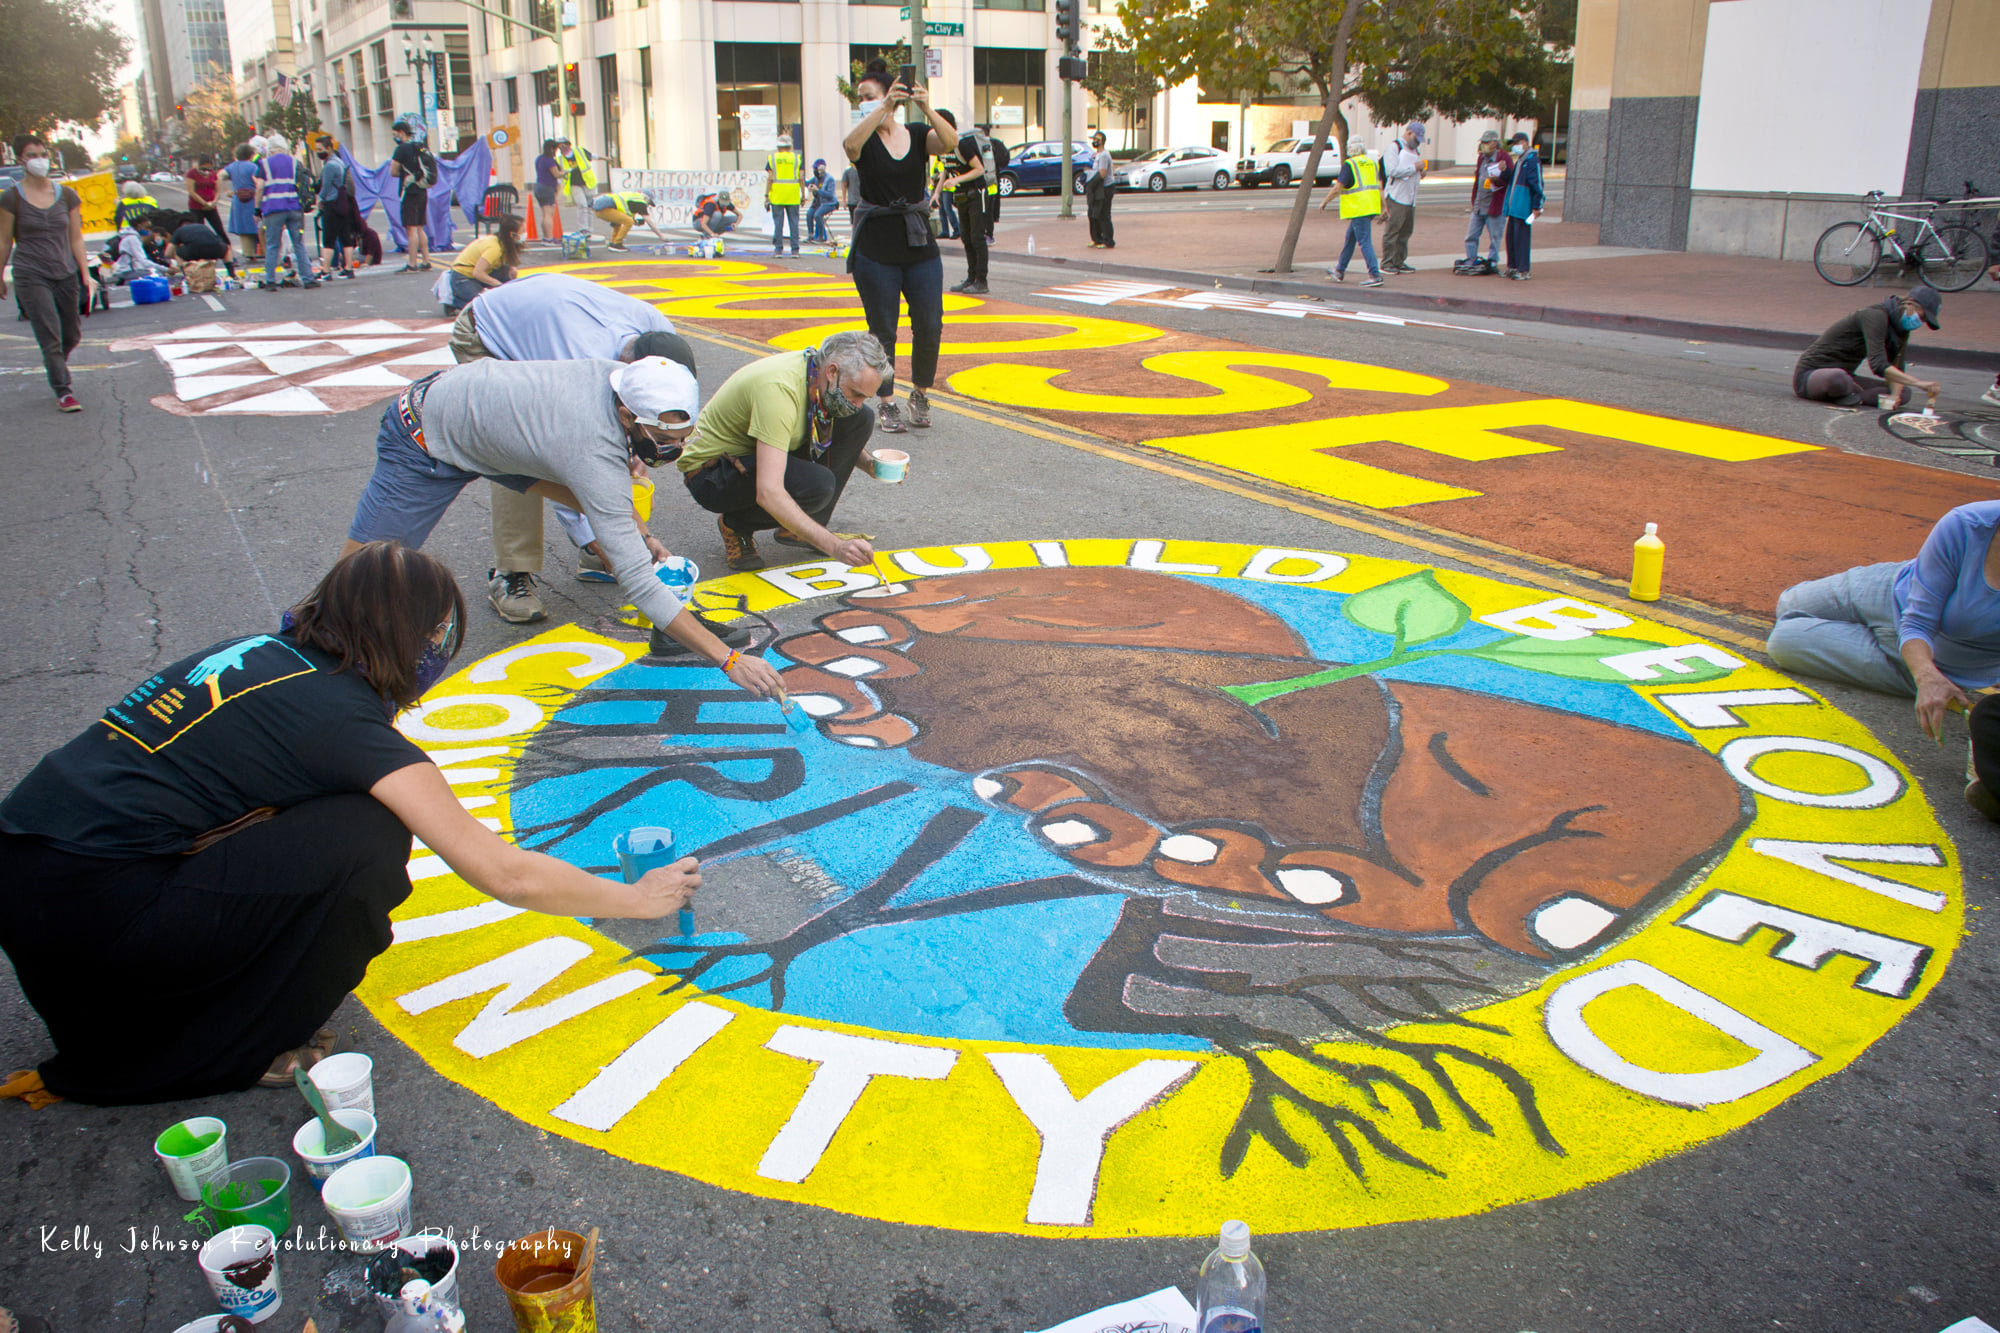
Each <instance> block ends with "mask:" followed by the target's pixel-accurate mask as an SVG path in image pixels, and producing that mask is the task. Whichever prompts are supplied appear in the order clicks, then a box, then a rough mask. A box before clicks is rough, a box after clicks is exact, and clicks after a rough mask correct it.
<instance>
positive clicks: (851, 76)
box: [833, 37, 914, 106]
mask: <svg viewBox="0 0 2000 1333" xmlns="http://www.w3.org/2000/svg"><path fill="white" fill-rule="evenodd" d="M874 58H875V59H877V60H880V61H881V62H882V63H883V64H885V65H887V66H888V67H889V73H890V74H892V75H893V74H894V73H895V72H896V71H897V70H899V69H901V68H902V67H903V66H905V65H908V64H912V63H914V62H913V61H911V59H910V40H909V38H907V37H905V38H904V39H902V40H901V41H899V42H897V43H896V44H895V45H894V46H878V47H876V48H875V56H874ZM867 72H868V63H867V61H864V60H850V61H849V62H848V63H847V73H848V77H847V78H845V79H843V78H841V77H840V76H839V75H838V74H836V75H834V76H833V86H834V87H836V88H838V89H839V90H840V95H841V96H842V97H845V98H846V99H847V104H848V105H849V106H859V105H861V94H860V93H857V92H855V91H854V85H855V84H857V83H859V82H861V76H862V75H863V74H866V73H867Z"/></svg>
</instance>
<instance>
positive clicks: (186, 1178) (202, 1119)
mask: <svg viewBox="0 0 2000 1333" xmlns="http://www.w3.org/2000/svg"><path fill="white" fill-rule="evenodd" d="M176 1130H181V1131H185V1133H184V1134H175V1131H176ZM210 1134H213V1135H215V1141H214V1142H213V1143H210V1144H209V1145H208V1146H207V1147H205V1148H197V1149H195V1150H194V1151H193V1152H190V1153H187V1154H185V1155H182V1154H177V1153H174V1152H171V1151H169V1149H171V1148H173V1147H176V1146H191V1144H192V1142H193V1141H194V1140H197V1139H201V1138H206V1137H207V1136H208V1135H210ZM169 1135H172V1136H173V1138H171V1139H170V1138H169V1137H168V1136H169ZM163 1145H164V1146H163ZM153 1155H154V1156H155V1157H157V1158H159V1159H160V1165H161V1166H163V1167H165V1168H166V1171H167V1179H168V1180H170V1181H172V1182H173V1186H174V1193H176V1194H178V1195H180V1196H181V1198H183V1199H185V1200H186V1201H187V1202H189V1203H200V1202H201V1187H202V1186H203V1185H209V1184H213V1183H214V1182H216V1181H218V1180H220V1179H222V1177H223V1176H225V1175H227V1174H228V1172H229V1126H227V1125H225V1124H223V1123H222V1122H221V1121H220V1120H217V1119H216V1118H215V1117H214V1116H212V1115H198V1116H195V1117H194V1118H193V1119H190V1120H182V1121H179V1122H177V1123H175V1124H172V1125H169V1126H167V1127H166V1128H165V1129H163V1130H161V1131H160V1133H159V1135H158V1137H156V1138H155V1139H154V1140H153Z"/></svg>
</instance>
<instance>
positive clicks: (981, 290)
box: [952, 282, 987, 296]
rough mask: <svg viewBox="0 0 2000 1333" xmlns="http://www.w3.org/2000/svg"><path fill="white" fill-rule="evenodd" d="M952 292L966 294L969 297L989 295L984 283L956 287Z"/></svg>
mask: <svg viewBox="0 0 2000 1333" xmlns="http://www.w3.org/2000/svg"><path fill="white" fill-rule="evenodd" d="M952 290H953V291H959V292H964V293H965V294H966V295H967V296H985V295H986V294H987V292H986V284H985V283H983V282H968V283H966V284H965V285H964V286H962V287H954V288H953V289H952Z"/></svg>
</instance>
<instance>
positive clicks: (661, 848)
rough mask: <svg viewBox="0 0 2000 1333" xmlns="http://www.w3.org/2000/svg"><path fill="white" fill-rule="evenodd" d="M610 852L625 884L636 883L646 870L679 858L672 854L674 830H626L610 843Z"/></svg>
mask: <svg viewBox="0 0 2000 1333" xmlns="http://www.w3.org/2000/svg"><path fill="white" fill-rule="evenodd" d="M611 850H612V851H614V852H616V853H618V869H619V871H620V872H621V873H622V874H623V875H624V876H625V882H626V883H627V884H637V883H638V882H639V877H640V876H641V875H644V874H645V873H646V872H647V871H648V870H658V869H659V868H660V867H661V866H670V865H672V864H673V863H674V862H675V861H678V860H679V859H680V858H679V857H677V856H675V855H674V831H673V830H672V829H670V828H631V829H626V830H625V831H624V832H623V833H620V834H619V835H617V836H616V837H614V838H613V839H612V840H611Z"/></svg>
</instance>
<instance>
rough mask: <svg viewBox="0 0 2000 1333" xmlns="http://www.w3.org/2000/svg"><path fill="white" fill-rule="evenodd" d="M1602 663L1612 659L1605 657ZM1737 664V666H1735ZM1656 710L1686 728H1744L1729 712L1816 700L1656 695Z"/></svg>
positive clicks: (1753, 693)
mask: <svg viewBox="0 0 2000 1333" xmlns="http://www.w3.org/2000/svg"><path fill="white" fill-rule="evenodd" d="M1604 660H1605V662H1606V663H1609V662H1611V661H1612V660H1613V659H1611V658H1609V657H1607V658H1605V659H1604ZM1739 665H1740V663H1739ZM1653 698H1654V700H1655V701H1657V702H1658V703H1659V705H1660V707H1662V708H1664V709H1666V710H1667V711H1668V712H1669V713H1672V714H1673V715H1674V716H1675V717H1677V718H1679V719H1680V720H1681V721H1683V722H1685V723H1687V724H1688V725H1689V726H1690V727H1695V728H1709V727H1747V726H1749V725H1750V724H1749V723H1748V722H1745V721H1744V720H1743V719H1742V717H1740V716H1739V715H1737V714H1736V713H1734V712H1732V711H1731V710H1732V709H1737V708H1750V707H1753V706H1756V705H1760V704H1814V703H1818V702H1819V700H1817V699H1815V698H1813V697H1812V696H1811V695H1810V694H1806V693H1805V692H1803V691H1801V690H1699V691H1690V692H1688V693H1686V694H1656V695H1654V696H1653Z"/></svg>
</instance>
